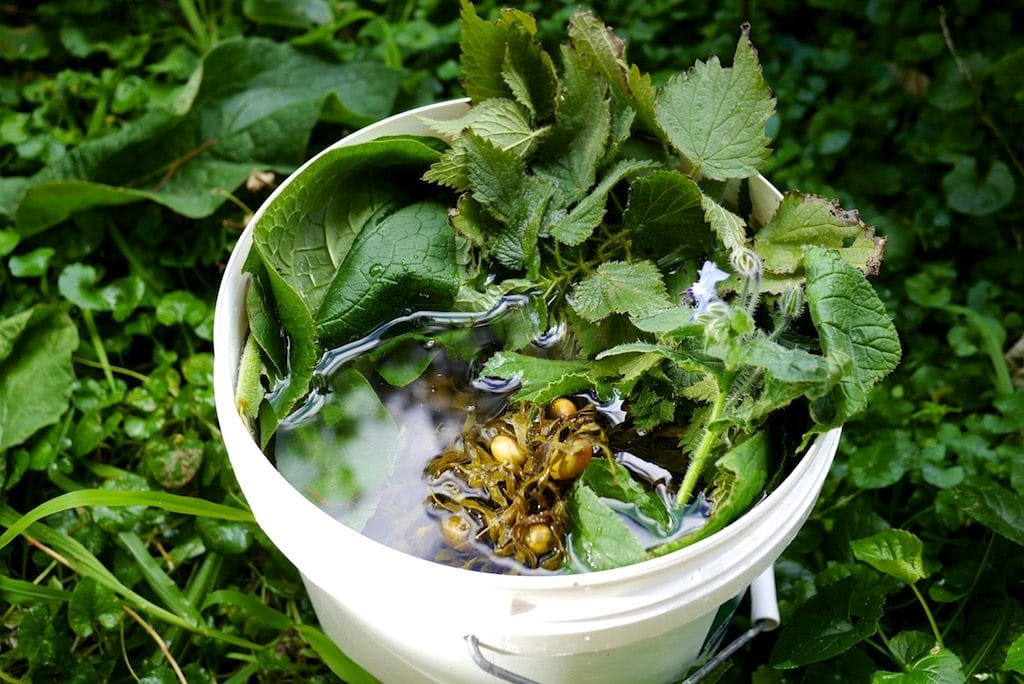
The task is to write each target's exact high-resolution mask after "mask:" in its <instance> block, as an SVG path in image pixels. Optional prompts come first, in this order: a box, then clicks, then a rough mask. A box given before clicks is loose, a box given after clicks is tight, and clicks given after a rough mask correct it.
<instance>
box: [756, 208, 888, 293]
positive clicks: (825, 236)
mask: <svg viewBox="0 0 1024 684" xmlns="http://www.w3.org/2000/svg"><path fill="white" fill-rule="evenodd" d="M807 245H819V246H821V247H828V248H831V249H834V250H837V251H838V252H839V254H840V255H841V256H842V257H843V259H844V260H845V261H846V263H848V264H850V265H851V266H856V267H857V268H859V269H860V270H861V271H864V272H865V273H867V274H868V275H877V274H878V269H879V266H880V265H881V262H882V251H883V249H884V248H885V238H881V237H875V232H874V230H873V229H872V228H869V227H868V226H865V225H864V223H863V222H862V221H861V220H860V218H859V217H858V216H857V212H856V211H843V210H842V209H841V208H840V207H839V204H838V203H837V202H835V201H829V200H826V199H823V198H821V197H815V196H813V195H804V194H797V193H787V194H786V196H785V197H784V198H783V200H782V204H781V205H779V208H778V210H777V211H776V212H775V215H774V216H773V217H772V219H771V221H769V222H768V224H767V225H766V226H765V227H764V228H762V229H761V230H759V231H758V232H757V234H756V235H755V236H754V251H755V252H756V253H757V255H758V256H759V257H761V259H762V260H763V261H764V267H765V268H766V269H767V270H769V271H773V272H775V273H779V274H789V273H794V272H796V271H798V270H800V269H801V268H802V266H803V248H804V247H805V246H807Z"/></svg>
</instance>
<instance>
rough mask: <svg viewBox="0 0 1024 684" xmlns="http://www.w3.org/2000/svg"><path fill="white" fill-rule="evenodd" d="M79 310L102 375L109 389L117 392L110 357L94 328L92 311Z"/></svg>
mask: <svg viewBox="0 0 1024 684" xmlns="http://www.w3.org/2000/svg"><path fill="white" fill-rule="evenodd" d="M81 311H82V320H83V321H84V322H85V328H86V330H88V331H89V340H90V341H91V342H92V348H93V350H94V351H95V352H96V358H97V359H99V362H100V368H102V369H103V377H105V378H106V379H107V384H108V385H110V389H111V390H112V391H114V392H117V384H115V383H114V372H113V370H111V366H110V359H109V358H107V350H106V348H105V347H104V346H103V338H102V337H100V331H99V329H97V328H96V321H95V319H93V317H92V311H89V310H88V309H82V310H81Z"/></svg>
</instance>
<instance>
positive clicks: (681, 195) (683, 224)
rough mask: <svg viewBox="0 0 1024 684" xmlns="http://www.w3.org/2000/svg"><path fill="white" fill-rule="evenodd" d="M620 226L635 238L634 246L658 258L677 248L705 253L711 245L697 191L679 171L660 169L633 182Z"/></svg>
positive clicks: (698, 189) (690, 181) (711, 241)
mask: <svg viewBox="0 0 1024 684" xmlns="http://www.w3.org/2000/svg"><path fill="white" fill-rule="evenodd" d="M622 225H623V230H626V231H629V232H631V233H632V234H633V235H635V236H636V237H635V238H634V242H635V243H636V245H637V246H639V247H640V248H642V249H647V250H651V251H654V252H656V253H657V254H658V255H662V254H665V253H666V252H668V251H671V250H672V249H674V248H678V247H684V248H690V249H692V250H694V251H701V252H702V253H706V252H708V251H709V249H710V248H711V247H712V246H713V242H714V237H713V236H712V235H711V233H710V232H709V231H708V228H707V224H706V223H705V222H704V209H703V207H702V206H701V192H700V188H699V187H697V184H696V183H694V182H693V180H691V179H690V178H689V177H688V176H684V175H683V174H681V173H679V172H678V171H668V170H659V171H654V172H652V173H649V174H646V175H644V176H641V177H639V178H636V179H634V180H633V181H632V182H631V183H630V184H629V200H628V201H627V203H626V210H625V212H623V215H622Z"/></svg>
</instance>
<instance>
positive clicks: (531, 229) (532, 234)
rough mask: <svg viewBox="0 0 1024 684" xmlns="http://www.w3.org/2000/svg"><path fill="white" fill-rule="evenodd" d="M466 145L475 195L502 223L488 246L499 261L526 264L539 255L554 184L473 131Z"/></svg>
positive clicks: (510, 263)
mask: <svg viewBox="0 0 1024 684" xmlns="http://www.w3.org/2000/svg"><path fill="white" fill-rule="evenodd" d="M461 140H462V142H463V144H464V145H465V149H466V159H467V162H468V176H469V181H470V186H471V187H472V191H473V199H475V200H476V201H477V202H479V203H480V204H481V205H483V206H484V207H485V208H486V209H487V211H489V212H490V213H491V214H493V215H494V217H495V218H497V219H498V220H499V221H501V223H502V224H503V227H502V230H501V232H499V233H497V234H496V235H494V236H492V240H493V242H492V244H489V245H488V246H489V248H490V249H491V251H492V252H493V254H494V256H495V258H496V259H498V261H499V262H500V263H502V264H503V265H505V266H507V267H509V268H516V269H518V268H523V267H524V266H527V265H529V264H531V263H532V262H533V261H534V259H535V258H536V255H537V238H538V237H539V235H540V229H541V222H542V220H543V218H544V213H545V211H546V209H547V205H548V202H549V201H550V200H551V198H552V197H553V196H554V193H555V188H554V187H552V186H551V185H549V184H548V183H546V182H544V181H543V180H541V179H540V178H537V177H536V176H528V175H527V174H526V166H525V164H524V163H523V160H522V159H520V158H519V157H518V156H516V155H515V154H514V153H512V152H509V151H506V150H502V149H501V148H499V147H497V146H496V145H494V144H493V143H491V142H490V141H488V140H487V139H485V138H482V137H480V136H478V135H476V134H474V133H472V132H469V133H466V134H465V135H463V137H462V138H461Z"/></svg>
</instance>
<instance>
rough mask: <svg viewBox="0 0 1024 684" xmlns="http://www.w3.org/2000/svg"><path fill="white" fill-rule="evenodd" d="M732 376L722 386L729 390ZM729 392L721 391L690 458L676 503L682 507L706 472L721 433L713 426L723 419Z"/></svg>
mask: <svg viewBox="0 0 1024 684" xmlns="http://www.w3.org/2000/svg"><path fill="white" fill-rule="evenodd" d="M731 379H732V378H731V374H730V375H729V377H727V378H725V379H724V382H723V383H722V386H724V387H725V388H726V389H728V387H729V385H730V381H731ZM728 394H729V393H728V391H719V393H718V397H717V398H716V399H715V403H714V405H713V406H712V407H711V415H709V416H708V422H707V424H708V427H706V428H704V434H703V435H702V436H701V438H700V444H698V445H697V448H696V449H695V450H694V452H693V456H692V457H691V458H690V464H689V465H688V466H686V474H685V475H684V476H683V483H682V484H681V485H680V486H679V494H678V495H677V496H676V503H677V504H679V505H680V506H683V505H685V504H686V503H688V502H689V501H690V497H692V496H693V490H694V489H696V487H697V480H698V478H700V474H701V471H702V470H704V466H705V465H706V463H707V460H708V458H709V457H710V456H711V450H712V447H714V445H715V440H716V439H717V438H718V435H719V434H720V433H721V429H712V428H711V424H712V423H714V422H715V421H716V420H718V419H719V418H721V417H722V409H723V408H725V400H726V397H727V396H728Z"/></svg>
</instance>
